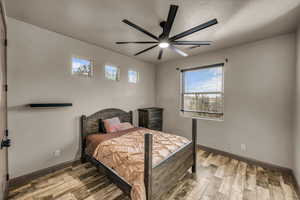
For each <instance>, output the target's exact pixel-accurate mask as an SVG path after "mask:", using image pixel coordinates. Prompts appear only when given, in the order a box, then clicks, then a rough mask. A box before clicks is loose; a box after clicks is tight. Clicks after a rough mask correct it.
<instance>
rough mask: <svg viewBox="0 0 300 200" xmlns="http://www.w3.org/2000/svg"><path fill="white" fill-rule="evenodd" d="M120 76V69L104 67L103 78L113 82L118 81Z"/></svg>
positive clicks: (109, 66)
mask: <svg viewBox="0 0 300 200" xmlns="http://www.w3.org/2000/svg"><path fill="white" fill-rule="evenodd" d="M119 76H120V69H119V68H118V67H115V66H111V65H106V66H105V78H107V79H109V80H113V81H118V80H119Z"/></svg>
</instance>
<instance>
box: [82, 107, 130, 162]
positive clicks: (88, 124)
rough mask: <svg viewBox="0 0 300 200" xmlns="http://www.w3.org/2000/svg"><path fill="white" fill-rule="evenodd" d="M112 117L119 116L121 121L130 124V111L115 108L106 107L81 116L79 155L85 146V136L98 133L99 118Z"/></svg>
mask: <svg viewBox="0 0 300 200" xmlns="http://www.w3.org/2000/svg"><path fill="white" fill-rule="evenodd" d="M113 117H119V119H120V121H121V122H129V123H131V124H132V111H129V112H125V111H123V110H121V109H117V108H108V109H104V110H100V111H98V112H96V113H94V114H92V115H90V116H85V115H82V116H81V157H83V156H82V155H84V151H85V148H86V136H88V135H90V134H94V133H99V120H100V119H102V120H105V119H109V118H113Z"/></svg>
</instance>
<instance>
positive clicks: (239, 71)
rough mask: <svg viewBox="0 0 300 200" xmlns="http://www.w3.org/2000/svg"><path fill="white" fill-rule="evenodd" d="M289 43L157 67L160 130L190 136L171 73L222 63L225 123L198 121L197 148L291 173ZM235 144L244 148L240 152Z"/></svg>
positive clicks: (285, 39) (277, 40)
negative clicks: (243, 150)
mask: <svg viewBox="0 0 300 200" xmlns="http://www.w3.org/2000/svg"><path fill="white" fill-rule="evenodd" d="M295 42H296V38H295V34H287V35H282V36H278V37H274V38H270V39H267V40H262V41H258V42H255V43H249V44H245V45H242V46H238V47H233V48H229V49H223V50H219V51H214V52H210V53H206V54H200V55H197V56H193V57H188V58H186V59H181V60H176V61H171V62H167V63H163V64H160V65H159V66H157V71H156V75H157V77H156V79H157V83H156V90H157V100H156V102H157V105H158V106H162V107H163V108H164V109H165V110H164V130H165V131H167V132H173V133H178V134H180V135H183V136H187V137H191V119H188V118H183V117H182V116H180V114H179V107H180V105H179V104H180V103H179V102H180V80H179V78H180V72H179V71H177V70H176V68H177V67H180V68H185V67H186V68H188V67H195V66H201V65H207V64H214V63H219V62H224V60H225V58H228V59H229V62H228V63H226V65H225V120H224V121H223V122H217V121H208V120H199V121H198V127H199V128H198V134H199V135H198V144H202V145H205V146H209V147H213V148H216V149H219V150H224V151H227V152H231V153H234V154H238V155H242V156H246V157H250V158H254V159H257V160H261V161H264V162H269V163H273V164H276V165H280V166H284V167H289V168H291V167H292V162H293V161H292V156H291V155H292V117H293V116H292V111H293V98H294V97H293V95H294V83H295V82H294V81H295V78H294V77H295V60H296V57H295V48H296V47H295ZM241 143H245V144H246V145H247V151H246V152H242V151H241V148H240V145H241ZM298 157H299V156H298Z"/></svg>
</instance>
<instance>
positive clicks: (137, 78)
mask: <svg viewBox="0 0 300 200" xmlns="http://www.w3.org/2000/svg"><path fill="white" fill-rule="evenodd" d="M130 71H132V72H136V82H130V79H129V72H130ZM127 80H128V83H132V84H137V83H138V82H139V80H140V73H139V72H138V71H137V70H134V69H128V71H127Z"/></svg>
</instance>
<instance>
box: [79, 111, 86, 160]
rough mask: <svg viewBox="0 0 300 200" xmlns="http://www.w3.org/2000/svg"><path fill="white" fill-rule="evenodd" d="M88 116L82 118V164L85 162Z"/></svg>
mask: <svg viewBox="0 0 300 200" xmlns="http://www.w3.org/2000/svg"><path fill="white" fill-rule="evenodd" d="M85 136H86V116H85V115H82V116H81V157H80V160H81V162H82V163H84V162H85V161H86V160H85V156H84V155H85V147H86V139H85Z"/></svg>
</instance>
